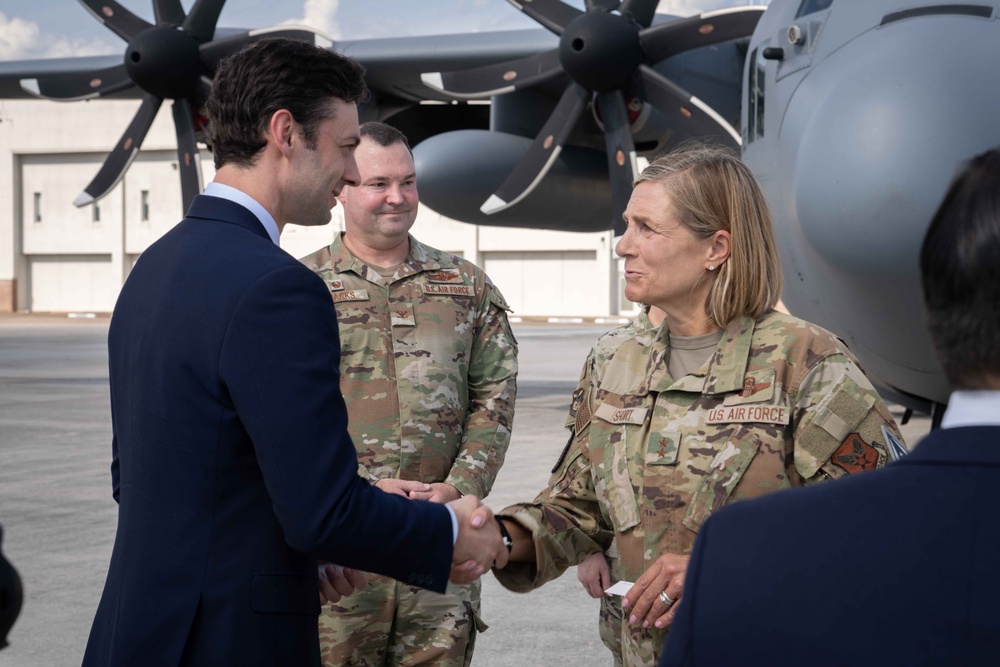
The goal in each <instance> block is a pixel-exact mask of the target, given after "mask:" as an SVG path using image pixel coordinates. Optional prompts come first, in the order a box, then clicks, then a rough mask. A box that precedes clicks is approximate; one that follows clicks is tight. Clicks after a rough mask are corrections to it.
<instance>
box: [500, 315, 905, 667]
mask: <svg viewBox="0 0 1000 667" xmlns="http://www.w3.org/2000/svg"><path fill="white" fill-rule="evenodd" d="M627 328H628V327H626V328H625V329H627ZM668 340H669V338H668V332H667V329H666V327H663V328H661V329H659V330H658V331H656V332H652V333H651V334H650V333H649V332H647V333H643V332H641V331H638V330H637V331H635V333H634V334H631V335H630V334H628V333H627V332H622V330H619V331H618V332H617V333H614V334H612V337H611V338H606V339H602V342H601V343H599V345H598V348H601V349H599V350H596V351H595V355H594V357H595V362H594V364H593V366H588V367H585V368H584V374H583V377H582V378H581V381H580V386H579V389H578V390H577V392H576V393H574V400H573V408H572V410H573V413H574V419H573V431H574V435H573V437H572V438H571V440H570V442H569V444H568V445H567V448H566V451H565V452H564V453H563V455H562V456H561V457H560V460H559V462H558V463H557V465H556V468H555V469H554V471H553V474H552V477H551V478H550V480H549V487H548V488H547V489H546V490H544V491H542V492H541V493H540V494H539V495H538V497H537V498H536V499H535V500H534V501H533V502H532V503H530V504H523V505H515V506H512V507H509V508H507V509H506V510H504V511H503V512H502V514H503V516H507V517H511V518H514V519H515V520H517V521H518V522H519V523H520V524H521V525H522V526H523V527H524V528H525V529H526V530H528V531H529V532H530V533H531V534H532V536H533V538H534V540H535V557H536V561H537V562H536V563H511V564H509V565H508V566H507V568H505V569H504V570H500V571H494V572H495V574H496V576H497V579H499V580H500V582H501V583H502V584H503V585H504V586H505V587H507V588H509V589H511V590H515V591H528V590H531V589H533V588H537V587H538V586H541V585H542V584H544V583H545V582H547V581H550V580H552V579H554V578H555V577H558V576H559V575H560V574H562V572H563V571H565V569H566V568H567V567H569V566H571V565H575V564H577V563H579V562H580V561H581V560H582V559H583V558H585V557H586V556H587V555H589V554H591V553H596V552H599V551H604V550H606V549H608V548H609V547H610V546H611V544H612V540H613V542H614V546H615V547H616V549H617V554H613V555H614V556H615V557H614V558H613V559H612V573H611V577H612V580H614V581H619V580H626V581H635V580H636V579H637V578H638V577H639V575H641V574H642V573H643V572H644V571H645V570H646V568H647V567H648V566H649V565H650V564H652V562H653V561H654V560H656V559H657V558H658V557H659V556H660V555H662V554H665V553H676V554H689V553H690V552H691V546H692V544H693V542H694V539H695V535H696V534H697V532H698V529H699V527H700V526H701V525H702V523H703V522H704V521H705V519H706V518H707V517H708V516H709V515H710V514H711V513H712V512H714V511H715V510H717V509H719V508H720V507H722V506H723V505H725V504H726V503H729V502H733V501H737V500H742V499H744V498H755V497H758V496H761V495H764V494H767V493H772V492H774V491H777V490H780V489H784V488H789V487H793V486H800V485H803V484H809V483H812V482H816V481H820V480H825V479H830V478H835V477H840V476H843V475H847V474H849V473H854V472H860V471H863V470H869V469H873V468H877V467H881V466H883V465H885V463H886V462H887V461H888V459H889V456H890V453H889V448H888V446H887V442H886V434H887V432H888V433H889V434H891V435H892V436H893V437H895V438H897V439H900V440H901V438H900V435H899V430H898V428H897V427H896V424H895V423H894V422H893V419H892V416H891V415H890V414H889V412H888V410H887V409H886V407H885V405H884V404H883V402H882V400H881V399H880V398H879V396H878V394H877V393H876V392H875V390H874V388H872V386H871V384H870V383H869V382H868V380H867V378H866V377H865V376H864V374H863V373H862V371H861V369H860V368H859V366H858V363H857V360H856V359H855V358H854V356H853V355H851V353H850V352H848V351H847V349H846V348H845V347H844V345H843V343H842V342H841V341H839V340H838V339H837V338H835V337H834V336H833V335H831V334H830V333H828V332H826V331H824V330H822V329H820V328H819V327H816V326H814V325H812V324H809V323H807V322H803V321H801V320H797V319H795V318H792V317H789V316H787V315H781V314H779V313H776V312H771V313H768V314H766V315H764V316H762V317H761V318H760V319H758V320H756V321H754V320H752V319H750V318H747V317H743V318H737V319H735V320H734V321H732V322H731V323H730V324H729V326H728V327H727V328H726V331H725V332H724V334H723V338H722V340H721V341H720V343H719V346H718V347H717V349H716V351H715V352H714V353H713V355H712V357H711V358H710V359H709V361H708V362H707V363H706V364H705V366H703V367H702V368H701V369H699V370H698V371H697V372H695V373H693V374H691V375H687V376H685V377H682V378H679V379H677V380H675V379H674V378H671V377H670V376H669V374H668V372H667V360H668V356H667V355H668V354H669V347H668ZM616 342H617V346H616V345H615V343H616ZM611 348H613V349H611ZM603 355H606V356H607V359H606V361H605V362H604V363H603V364H599V363H598V359H599V358H600V356H603ZM766 566H767V565H766V564H762V567H766ZM665 636H666V635H665V630H657V629H656V628H650V629H643V628H641V627H638V628H637V627H633V626H631V625H628V624H624V625H623V626H622V629H621V642H622V654H623V655H621V656H616V661H617V662H618V664H622V663H624V664H627V665H629V666H630V667H631V666H635V667H638V666H639V665H655V664H656V661H657V658H658V655H659V651H660V648H661V647H662V645H663V641H664V638H665Z"/></svg>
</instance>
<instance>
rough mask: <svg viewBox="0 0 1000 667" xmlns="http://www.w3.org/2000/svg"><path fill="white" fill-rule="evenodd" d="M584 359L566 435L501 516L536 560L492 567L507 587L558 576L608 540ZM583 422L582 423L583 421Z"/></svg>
mask: <svg viewBox="0 0 1000 667" xmlns="http://www.w3.org/2000/svg"><path fill="white" fill-rule="evenodd" d="M591 361H592V357H590V358H588V359H587V363H585V364H584V368H583V376H582V377H581V378H580V385H579V386H578V388H577V391H576V392H574V393H573V407H572V408H571V412H572V413H574V417H573V428H572V431H571V433H570V440H569V442H568V443H567V445H566V449H565V450H564V451H563V453H562V455H561V456H560V457H559V460H558V461H557V462H556V467H555V468H554V469H553V471H552V477H550V478H549V485H548V488H546V489H544V490H543V491H542V492H541V493H539V494H538V496H536V497H535V499H534V500H533V501H532V502H531V503H524V504H519V505H512V506H510V507H508V508H506V509H504V510H503V511H502V512H500V513H499V515H500V516H503V517H506V518H509V519H511V520H513V521H516V522H517V523H519V524H520V525H521V526H522V527H523V528H524V529H525V530H527V531H528V532H530V533H531V536H532V539H533V540H534V543H535V562H534V563H508V565H507V567H505V568H504V569H503V570H494V571H493V572H494V574H495V575H496V578H497V580H498V581H499V582H500V583H501V585H503V586H504V587H505V588H508V589H510V590H512V591H517V592H526V591H530V590H532V589H535V588H538V587H539V586H541V585H542V584H544V583H546V582H548V581H551V580H553V579H555V578H557V577H559V576H560V575H561V574H562V573H563V572H565V571H566V568H568V567H570V566H572V565H576V564H578V563H580V562H581V561H582V560H583V559H584V558H586V557H587V556H589V555H590V554H593V553H602V552H604V551H606V550H607V549H608V548H609V547H610V546H611V541H612V539H613V538H614V532H613V531H612V530H611V527H610V526H609V525H608V524H607V522H606V521H605V519H604V515H603V514H602V513H601V507H600V503H599V502H598V499H597V494H596V492H595V490H594V479H593V476H592V474H591V464H590V456H589V447H588V442H589V441H588V436H589V426H590V419H589V416H587V415H589V414H590V410H589V406H590V372H589V371H590V370H591ZM581 422H583V423H581Z"/></svg>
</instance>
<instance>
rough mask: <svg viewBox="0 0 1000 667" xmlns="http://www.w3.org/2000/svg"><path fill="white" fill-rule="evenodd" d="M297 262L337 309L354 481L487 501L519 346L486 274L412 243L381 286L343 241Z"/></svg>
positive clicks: (500, 453)
mask: <svg viewBox="0 0 1000 667" xmlns="http://www.w3.org/2000/svg"><path fill="white" fill-rule="evenodd" d="M302 262H303V263H304V264H306V265H307V266H309V267H310V268H311V269H313V270H314V271H315V272H316V273H318V274H319V275H320V277H322V278H323V280H325V281H326V283H327V285H329V287H330V294H331V296H332V297H333V300H334V304H335V306H336V309H337V323H338V325H339V327H340V340H341V361H340V372H341V379H340V387H341V391H342V392H343V394H344V399H345V400H346V402H347V412H348V418H349V420H350V424H349V430H350V433H351V438H352V439H353V440H354V444H355V447H356V448H357V450H358V460H359V463H360V469H359V473H360V474H362V475H363V476H365V477H367V478H369V479H370V480H372V481H373V482H374V481H377V480H379V479H383V478H391V477H398V478H400V479H409V480H417V481H421V482H426V483H431V482H447V483H448V484H451V485H453V486H454V487H455V488H457V489H458V490H459V491H460V492H461V493H463V494H474V495H477V496H479V497H483V496H485V495H487V494H488V493H489V492H490V489H491V488H492V486H493V481H494V479H495V478H496V474H497V471H498V470H499V469H500V466H501V464H502V463H503V459H504V456H505V455H506V453H507V445H508V444H509V442H510V430H511V426H512V423H513V416H514V396H515V392H516V377H517V342H516V340H515V339H514V335H513V334H512V332H511V330H510V325H509V323H508V322H507V311H508V310H509V307H508V306H507V303H506V302H505V301H504V299H503V296H501V294H500V292H499V291H498V290H497V289H496V287H494V286H493V284H492V283H491V282H490V281H489V278H487V276H486V274H485V273H483V271H482V270H480V269H479V268H478V267H476V266H475V265H474V264H472V263H471V262H468V261H466V260H464V259H461V258H459V257H455V256H454V255H450V254H448V253H445V252H441V251H439V250H435V249H433V248H430V247H428V246H425V245H423V244H421V243H419V242H418V241H417V240H416V239H414V238H413V237H412V236H411V237H410V252H409V256H408V257H407V258H406V260H405V261H404V262H403V263H402V264H401V265H400V267H399V268H398V269H397V271H396V273H395V275H393V277H392V278H391V279H388V280H387V279H384V278H382V276H381V275H379V273H378V272H377V271H376V270H375V269H373V268H371V267H370V266H368V265H367V264H365V263H364V262H362V261H361V260H360V259H358V258H356V257H355V256H354V255H352V254H351V252H350V251H349V250H348V249H347V247H346V246H344V244H343V242H342V238H341V236H339V235H338V236H337V238H336V239H335V240H334V242H333V244H332V245H331V246H330V247H329V248H322V249H321V250H318V251H317V252H315V253H313V254H311V255H309V256H308V257H304V258H302Z"/></svg>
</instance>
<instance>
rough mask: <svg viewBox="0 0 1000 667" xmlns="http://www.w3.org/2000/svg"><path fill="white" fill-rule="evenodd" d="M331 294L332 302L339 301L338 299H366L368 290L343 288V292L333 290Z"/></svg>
mask: <svg viewBox="0 0 1000 667" xmlns="http://www.w3.org/2000/svg"><path fill="white" fill-rule="evenodd" d="M331 296H333V302H334V303H339V302H340V301H367V300H368V290H366V289H352V290H345V291H343V292H333V294H332V295H331Z"/></svg>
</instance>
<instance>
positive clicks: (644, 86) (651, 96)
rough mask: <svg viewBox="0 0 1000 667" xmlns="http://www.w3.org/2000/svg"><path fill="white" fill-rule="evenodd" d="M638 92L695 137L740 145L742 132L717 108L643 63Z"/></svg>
mask: <svg viewBox="0 0 1000 667" xmlns="http://www.w3.org/2000/svg"><path fill="white" fill-rule="evenodd" d="M636 87H637V89H636V92H637V93H638V94H639V97H641V98H643V99H644V100H646V101H647V102H649V103H650V104H652V105H653V106H654V107H656V108H657V109H659V110H660V111H661V112H662V113H663V114H665V115H666V116H667V118H669V119H670V120H671V121H672V122H674V123H676V124H677V125H679V126H680V127H682V128H683V129H684V130H685V131H687V132H688V133H690V134H692V135H694V136H709V137H714V138H716V139H717V140H718V141H719V142H720V143H722V144H725V145H727V146H734V147H735V146H739V145H740V143H741V142H740V133H739V132H737V131H736V129H735V128H734V127H733V126H732V125H730V124H729V123H728V122H726V119H725V118H723V117H722V116H720V115H719V114H718V113H717V112H716V111H715V109H713V108H712V107H710V106H708V105H707V104H705V103H704V102H702V101H701V100H699V99H698V98H697V97H695V96H693V95H691V93H689V92H687V91H686V90H684V89H683V88H681V87H680V86H678V85H677V84H675V83H673V82H672V81H670V80H669V79H667V78H666V77H665V76H663V75H662V74H660V73H659V72H657V71H656V70H655V69H653V68H652V67H650V66H649V65H639V77H638V78H637V80H636Z"/></svg>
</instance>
